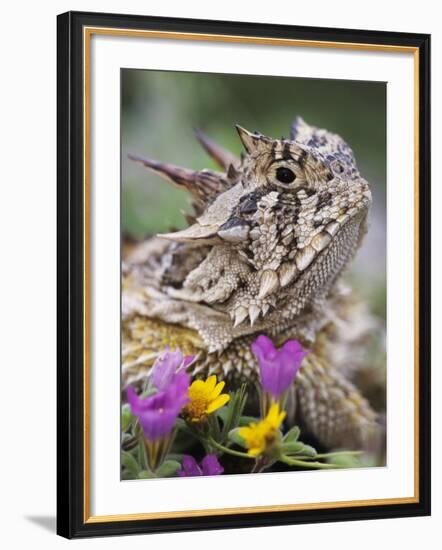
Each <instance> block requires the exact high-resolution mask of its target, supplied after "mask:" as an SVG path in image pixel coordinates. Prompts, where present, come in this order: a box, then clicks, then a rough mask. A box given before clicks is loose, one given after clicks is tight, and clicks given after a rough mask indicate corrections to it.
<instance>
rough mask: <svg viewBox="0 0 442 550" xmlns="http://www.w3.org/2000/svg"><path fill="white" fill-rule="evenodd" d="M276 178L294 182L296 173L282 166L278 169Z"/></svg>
mask: <svg viewBox="0 0 442 550" xmlns="http://www.w3.org/2000/svg"><path fill="white" fill-rule="evenodd" d="M276 179H277V180H278V181H280V182H281V183H292V182H294V181H295V179H296V175H295V173H294V172H292V170H290V168H286V167H284V166H280V167H279V168H278V169H277V170H276Z"/></svg>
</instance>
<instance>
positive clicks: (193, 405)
mask: <svg viewBox="0 0 442 550" xmlns="http://www.w3.org/2000/svg"><path fill="white" fill-rule="evenodd" d="M223 388H224V382H219V383H218V384H217V383H216V376H215V375H213V376H209V378H208V379H207V380H205V381H203V380H195V382H193V383H192V384H191V386H190V388H189V403H187V405H186V406H185V407H184V409H183V414H184V416H185V417H186V418H187V419H188V420H190V421H191V422H201V421H202V420H204V419H205V418H206V416H207V415H208V414H210V413H213V412H214V411H216V410H217V409H219V408H221V407H223V406H224V405H225V404H226V403H227V401H228V400H229V399H230V395H228V394H227V393H221V392H222V390H223Z"/></svg>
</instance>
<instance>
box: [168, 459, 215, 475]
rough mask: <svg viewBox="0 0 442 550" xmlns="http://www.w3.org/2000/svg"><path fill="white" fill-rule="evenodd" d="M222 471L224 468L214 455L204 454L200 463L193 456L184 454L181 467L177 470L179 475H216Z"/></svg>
mask: <svg viewBox="0 0 442 550" xmlns="http://www.w3.org/2000/svg"><path fill="white" fill-rule="evenodd" d="M223 472H224V468H223V467H222V466H221V464H220V463H219V461H218V459H217V457H216V455H206V456H205V457H204V458H203V459H202V461H201V465H199V464H198V463H197V461H196V460H195V459H194V458H193V456H189V455H184V456H183V463H182V469H180V470H177V474H178V475H179V476H180V477H192V476H217V475H220V474H222V473H223Z"/></svg>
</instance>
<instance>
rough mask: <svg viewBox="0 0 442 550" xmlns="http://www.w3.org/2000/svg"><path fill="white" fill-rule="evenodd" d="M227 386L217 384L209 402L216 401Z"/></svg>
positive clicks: (222, 383)
mask: <svg viewBox="0 0 442 550" xmlns="http://www.w3.org/2000/svg"><path fill="white" fill-rule="evenodd" d="M225 385H226V383H225V382H220V383H219V384H217V385H216V386H215V388H214V389H213V391H212V392H211V394H210V395H209V401H213V400H214V399H216V398H217V397H218V395H219V394H220V393H221V392H222V391H223V388H224V386H225Z"/></svg>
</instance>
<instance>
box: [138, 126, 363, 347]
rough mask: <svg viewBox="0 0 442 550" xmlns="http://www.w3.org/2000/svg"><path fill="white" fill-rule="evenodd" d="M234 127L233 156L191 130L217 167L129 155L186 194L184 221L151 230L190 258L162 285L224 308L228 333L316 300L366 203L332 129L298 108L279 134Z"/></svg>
mask: <svg viewBox="0 0 442 550" xmlns="http://www.w3.org/2000/svg"><path fill="white" fill-rule="evenodd" d="M237 131H238V134H239V137H240V139H241V142H242V145H243V147H244V154H243V155H242V156H241V159H236V158H235V157H233V156H232V155H231V154H230V153H228V152H227V151H225V150H224V149H222V148H221V147H219V146H218V145H217V144H215V143H214V142H213V141H212V140H210V139H209V138H207V137H206V136H205V135H204V134H202V133H201V132H200V131H197V138H198V139H199V141H200V142H201V144H202V145H203V146H204V148H205V149H206V150H207V152H208V153H209V154H210V155H211V156H212V157H213V158H214V159H215V161H216V162H217V163H218V164H219V165H220V167H221V168H222V169H223V172H214V171H211V170H202V171H192V170H187V169H183V168H178V167H176V166H172V165H169V164H164V163H160V162H156V161H152V160H149V159H144V158H141V157H135V156H131V158H132V159H133V160H136V161H139V162H141V163H142V164H144V165H145V166H147V167H148V168H150V169H151V170H154V171H156V172H158V173H160V174H161V175H163V176H165V177H166V178H167V179H169V180H170V181H172V182H173V183H175V184H176V185H178V186H180V187H184V188H185V189H187V190H188V191H189V192H190V193H191V194H192V196H193V201H194V202H193V206H194V211H195V214H194V215H193V216H189V227H187V228H186V229H183V230H181V231H176V232H174V233H167V234H163V235H160V236H161V237H163V238H165V239H169V240H171V241H173V242H174V243H178V244H176V245H175V248H174V250H175V251H176V257H177V258H178V261H180V262H181V261H182V258H183V253H184V254H186V255H187V256H188V257H192V256H193V257H194V258H195V261H194V262H192V261H190V262H189V261H186V265H187V266H188V269H187V270H186V271H185V273H184V275H183V277H182V280H181V281H178V284H177V283H175V284H174V285H173V288H170V289H169V293H170V295H172V296H173V297H174V298H177V299H181V300H186V301H189V302H197V303H200V304H208V305H210V306H211V307H212V308H215V309H216V310H218V311H220V312H224V313H225V314H226V315H228V318H229V323H230V326H231V334H230V336H231V337H232V338H234V337H236V336H239V335H242V334H247V333H251V332H255V331H257V330H262V329H266V328H267V329H269V328H271V327H273V326H275V324H278V325H281V324H282V325H284V323H285V324H289V323H290V322H293V319H296V317H298V316H300V315H302V314H303V313H306V312H307V313H308V312H311V311H312V310H314V309H315V307H317V306H319V305H320V304H321V302H323V301H324V299H325V298H326V297H327V295H328V293H329V292H330V289H331V287H332V285H333V283H334V281H335V280H336V278H337V276H338V275H339V274H340V273H341V271H342V270H343V268H345V266H346V265H347V263H348V262H349V260H350V259H351V257H352V256H353V254H354V253H355V251H356V249H357V247H358V245H359V243H360V240H361V238H362V236H363V234H364V233H365V230H366V229H365V228H366V217H367V212H368V208H369V206H370V204H371V193H370V190H369V186H368V183H367V182H366V181H365V180H364V179H363V178H361V176H360V174H359V171H358V169H357V167H356V162H355V159H354V156H353V153H352V151H351V149H350V148H349V146H348V145H347V144H346V143H345V142H344V141H343V140H342V138H340V137H339V136H338V135H336V134H332V133H330V132H328V131H326V130H323V129H319V128H316V127H313V126H310V125H308V124H306V123H305V122H304V121H303V120H302V119H301V118H299V117H298V118H296V119H295V121H294V123H293V125H292V128H291V132H290V137H289V139H284V138H282V139H273V138H270V137H267V136H264V135H262V134H260V133H258V132H253V133H252V132H249V131H247V130H245V129H244V128H242V127H240V126H237ZM197 249H199V251H198V250H197ZM180 258H181V259H180ZM175 267H176V266H175ZM173 268H174V264H173V261H172V263H171V267H170V268H169V269H173Z"/></svg>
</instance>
